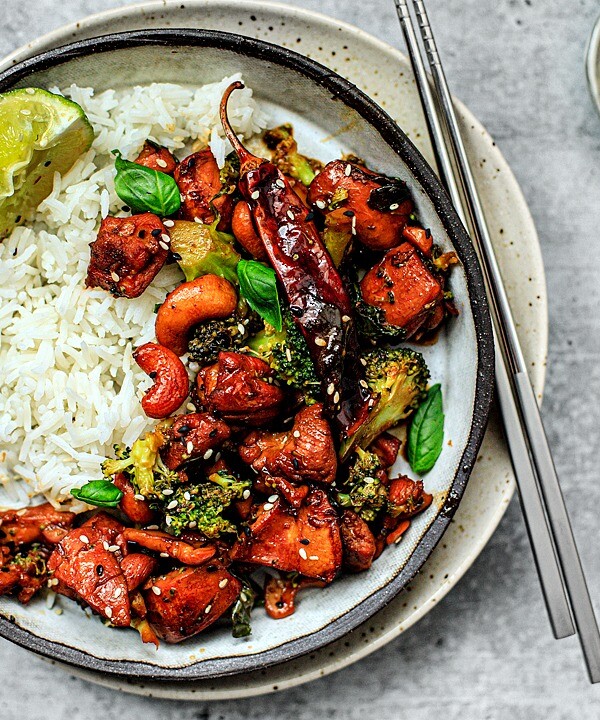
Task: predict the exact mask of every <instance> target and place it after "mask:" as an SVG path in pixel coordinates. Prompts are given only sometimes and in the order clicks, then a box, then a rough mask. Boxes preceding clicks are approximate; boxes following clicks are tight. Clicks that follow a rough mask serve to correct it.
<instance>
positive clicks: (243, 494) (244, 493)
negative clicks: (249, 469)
mask: <svg viewBox="0 0 600 720" xmlns="http://www.w3.org/2000/svg"><path fill="white" fill-rule="evenodd" d="M249 497H250V490H248V489H246V490H244V492H243V493H242V498H243V499H244V500H247V499H248V498H249Z"/></svg>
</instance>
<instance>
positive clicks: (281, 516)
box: [231, 488, 342, 582]
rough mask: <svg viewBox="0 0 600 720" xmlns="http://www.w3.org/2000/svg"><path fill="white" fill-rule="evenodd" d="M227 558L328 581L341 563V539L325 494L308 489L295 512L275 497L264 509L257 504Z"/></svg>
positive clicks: (333, 513) (333, 511)
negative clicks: (244, 532) (252, 518)
mask: <svg viewBox="0 0 600 720" xmlns="http://www.w3.org/2000/svg"><path fill="white" fill-rule="evenodd" d="M231 558H232V559H233V560H235V561H236V562H241V563H249V564H255V565H266V566H267V567H273V568H277V569H278V570H283V571H284V572H299V573H300V574H301V575H304V576H305V577H309V578H314V579H317V580H323V581H324V582H331V581H332V580H333V579H334V577H335V576H336V574H337V572H338V570H339V569H340V566H341V564H342V541H341V538H340V529H339V526H338V519H337V515H336V512H335V510H334V509H333V508H332V506H331V505H330V503H329V500H328V499H327V495H326V494H325V493H324V492H323V490H319V489H318V488H312V489H311V491H310V492H309V494H308V495H307V497H306V500H305V501H304V504H303V505H302V507H301V508H300V509H299V510H298V511H296V514H292V512H288V511H287V510H286V509H284V507H283V505H282V503H281V501H279V500H278V501H276V502H275V503H274V505H273V507H271V508H270V509H268V510H265V509H264V506H261V507H260V509H259V512H258V516H257V518H256V520H255V521H254V523H253V524H252V525H251V526H250V532H249V533H248V534H247V535H243V536H242V537H241V538H240V539H239V540H238V541H237V543H236V544H235V546H234V548H233V550H232V553H231Z"/></svg>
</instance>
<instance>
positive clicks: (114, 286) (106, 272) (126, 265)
mask: <svg viewBox="0 0 600 720" xmlns="http://www.w3.org/2000/svg"><path fill="white" fill-rule="evenodd" d="M166 233H167V231H166V228H165V226H164V225H163V224H162V222H161V220H160V219H159V218H158V217H157V216H156V215H153V214H152V213H148V212H147V213H142V214H141V215H132V216H131V217H125V218H116V217H110V216H109V217H106V218H104V220H102V223H101V224H100V230H99V231H98V236H97V238H96V240H94V242H93V243H91V244H90V248H91V257H90V264H89V267H88V274H87V278H86V280H85V284H86V287H101V288H103V289H104V290H107V291H108V292H110V293H112V294H113V295H114V296H115V297H128V298H135V297H138V296H139V295H141V294H142V293H143V292H144V290H145V289H146V288H147V287H148V285H150V283H151V282H152V280H154V278H155V277H156V274H157V273H158V271H159V270H160V269H161V268H162V266H163V265H164V264H165V261H166V259H167V255H168V250H166V249H165V247H163V246H162V245H161V243H162V244H163V245H164V244H165V243H164V240H162V239H161V236H162V235H164V234H166ZM167 237H168V235H167Z"/></svg>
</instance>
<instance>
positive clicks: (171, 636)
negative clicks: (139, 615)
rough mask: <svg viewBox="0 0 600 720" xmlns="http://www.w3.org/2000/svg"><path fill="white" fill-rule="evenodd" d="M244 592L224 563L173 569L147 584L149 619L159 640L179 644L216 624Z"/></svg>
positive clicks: (145, 590)
mask: <svg viewBox="0 0 600 720" xmlns="http://www.w3.org/2000/svg"><path fill="white" fill-rule="evenodd" d="M241 589H242V583H241V582H240V581H239V580H238V579H237V578H235V577H233V575H231V574H230V573H229V572H228V571H227V570H226V569H225V568H224V567H223V566H222V565H220V564H216V563H215V564H213V565H208V566H206V567H196V568H179V569H177V570H172V571H171V572H169V573H167V574H166V575H160V576H159V577H154V578H152V579H151V580H149V581H148V582H147V583H146V586H145V588H144V600H145V605H146V610H147V615H146V617H147V619H148V622H149V623H150V625H151V626H152V627H153V629H154V630H155V631H156V634H157V635H158V637H160V638H162V639H163V640H166V641H167V642H169V643H178V642H180V641H181V640H185V639H186V638H190V637H192V636H193V635H197V634H198V633H199V632H201V631H202V630H204V629H205V628H207V627H208V626H209V625H212V623H214V622H215V620H217V619H218V618H219V617H220V616H221V615H222V614H223V613H224V612H225V611H226V610H227V608H228V607H230V606H231V605H232V604H233V603H234V602H235V600H236V598H237V596H238V595H239V594H240V590H241Z"/></svg>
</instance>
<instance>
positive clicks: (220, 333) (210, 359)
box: [188, 305, 264, 365]
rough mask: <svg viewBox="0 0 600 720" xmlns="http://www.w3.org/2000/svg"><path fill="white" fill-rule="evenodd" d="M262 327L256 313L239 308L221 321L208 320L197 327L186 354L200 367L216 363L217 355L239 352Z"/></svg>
mask: <svg viewBox="0 0 600 720" xmlns="http://www.w3.org/2000/svg"><path fill="white" fill-rule="evenodd" d="M263 327H264V324H263V321H262V320H261V318H260V316H259V315H258V313H255V312H253V311H252V310H250V308H248V307H247V305H246V306H245V307H242V306H239V307H238V309H237V310H236V311H235V313H234V314H233V315H232V316H231V317H228V318H224V319H222V320H208V321H207V322H203V323H201V324H200V325H197V326H196V327H195V328H194V330H193V332H192V339H191V340H190V343H189V346H188V352H189V354H190V357H191V358H192V360H195V361H196V362H197V363H200V365H210V364H212V363H214V362H216V361H217V357H218V355H219V353H220V352H221V351H222V350H223V351H228V350H234V351H235V350H239V349H240V348H243V347H245V346H246V345H247V344H248V341H249V338H250V337H251V336H252V335H254V334H255V333H257V332H258V331H259V330H260V329H261V328H263Z"/></svg>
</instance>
